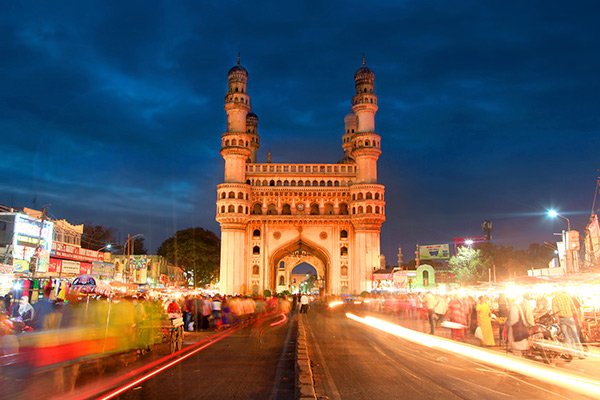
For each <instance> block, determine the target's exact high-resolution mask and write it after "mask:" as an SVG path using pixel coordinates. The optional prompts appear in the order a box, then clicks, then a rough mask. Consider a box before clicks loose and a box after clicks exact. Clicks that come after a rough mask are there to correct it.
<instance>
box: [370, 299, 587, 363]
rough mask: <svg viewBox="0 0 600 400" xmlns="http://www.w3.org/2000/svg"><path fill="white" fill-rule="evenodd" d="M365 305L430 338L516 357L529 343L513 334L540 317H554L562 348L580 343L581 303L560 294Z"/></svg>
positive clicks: (377, 301)
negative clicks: (504, 349)
mask: <svg viewBox="0 0 600 400" xmlns="http://www.w3.org/2000/svg"><path fill="white" fill-rule="evenodd" d="M364 305H365V307H367V308H368V309H369V310H371V311H376V312H380V313H386V314H390V315H392V316H393V317H395V318H397V319H399V320H400V322H401V323H404V324H408V325H410V327H411V328H413V329H418V330H421V331H423V332H427V333H429V334H431V335H434V334H436V333H437V334H441V335H447V333H448V331H449V337H450V338H451V339H454V340H458V341H475V343H479V344H480V345H482V346H484V347H492V346H506V347H507V350H508V351H510V352H512V353H513V354H516V355H523V353H524V352H526V351H527V350H528V349H529V346H530V344H531V341H530V340H529V338H528V337H526V338H521V336H522V335H520V336H518V337H517V338H515V336H517V335H516V334H515V331H516V329H517V328H520V325H521V324H523V325H524V327H525V328H526V329H528V330H529V329H530V328H531V327H533V326H534V325H535V324H536V322H537V321H538V319H539V318H540V317H542V316H543V315H552V316H554V317H556V319H557V321H558V323H559V325H560V328H561V331H562V334H563V336H564V342H565V344H566V345H568V346H570V347H571V348H574V349H577V350H580V349H581V344H582V341H583V336H582V324H583V322H584V318H583V312H582V302H581V300H580V299H578V298H577V297H575V296H570V295H569V294H567V293H566V292H564V291H558V292H556V293H553V294H551V295H543V296H539V297H536V298H533V297H532V296H530V295H528V294H527V293H525V294H523V295H520V296H516V297H512V298H510V297H507V296H505V295H504V294H503V293H499V294H497V295H494V296H487V295H481V296H477V297H475V296H472V295H467V294H464V295H460V294H451V295H445V294H435V293H433V292H431V291H429V292H420V293H407V294H400V295H377V294H375V295H369V296H368V297H367V298H366V299H365V300H364ZM518 325H519V326H518Z"/></svg>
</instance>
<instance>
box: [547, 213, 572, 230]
mask: <svg viewBox="0 0 600 400" xmlns="http://www.w3.org/2000/svg"><path fill="white" fill-rule="evenodd" d="M546 215H548V217H550V218H553V219H554V218H556V217H558V218H562V219H564V220H565V221H567V231H568V232H570V231H571V221H570V220H569V218H567V217H565V216H562V215H560V214H559V213H558V211H556V210H555V209H553V208H551V209H549V210H548V211H547V212H546Z"/></svg>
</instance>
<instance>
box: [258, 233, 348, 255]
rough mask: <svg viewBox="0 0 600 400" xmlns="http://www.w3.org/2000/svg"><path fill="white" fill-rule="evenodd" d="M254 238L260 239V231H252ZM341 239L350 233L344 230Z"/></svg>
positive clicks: (346, 237)
mask: <svg viewBox="0 0 600 400" xmlns="http://www.w3.org/2000/svg"><path fill="white" fill-rule="evenodd" d="M252 237H253V238H259V237H260V229H255V230H253V231H252ZM340 239H348V231H347V230H345V229H342V230H341V231H340ZM282 262H283V261H282Z"/></svg>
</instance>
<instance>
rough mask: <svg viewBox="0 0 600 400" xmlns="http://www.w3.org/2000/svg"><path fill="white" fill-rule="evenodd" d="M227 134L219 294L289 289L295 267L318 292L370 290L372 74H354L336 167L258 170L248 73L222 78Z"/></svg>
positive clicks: (375, 186) (376, 258)
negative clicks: (306, 270)
mask: <svg viewBox="0 0 600 400" xmlns="http://www.w3.org/2000/svg"><path fill="white" fill-rule="evenodd" d="M227 81H228V91H227V94H226V96H225V112H226V114H227V130H226V132H225V133H224V134H223V135H222V137H221V155H222V157H223V159H224V160H225V166H224V181H223V183H221V184H220V185H218V187H217V202H216V206H217V215H216V219H217V221H218V222H219V224H220V225H221V268H220V290H221V291H222V292H224V293H227V294H233V293H244V294H258V293H262V292H263V290H265V289H268V290H271V291H276V292H281V291H283V290H290V288H291V286H292V285H293V282H291V280H292V279H293V278H292V275H293V270H294V268H295V267H296V266H297V265H298V264H300V263H303V262H306V263H308V264H310V265H312V266H313V267H314V268H315V270H316V271H317V280H316V282H318V285H319V286H318V287H319V290H320V292H321V293H329V294H344V293H360V292H362V291H365V290H370V289H371V288H372V273H373V271H374V270H376V269H378V268H379V267H380V230H381V225H382V224H383V222H384V221H385V198H384V194H385V193H384V192H385V187H384V185H382V184H381V183H379V181H378V179H377V160H378V158H379V155H380V154H381V137H380V136H379V134H377V133H376V131H375V114H376V112H377V108H378V106H377V96H376V94H375V74H374V73H373V71H372V70H371V69H370V68H368V67H367V66H366V62H365V60H364V58H363V65H362V66H361V67H360V68H359V69H358V70H357V71H356V73H355V75H354V83H355V89H356V92H355V95H354V96H353V98H352V101H351V104H352V109H351V112H350V113H349V114H347V115H346V116H345V118H344V130H343V132H342V133H341V135H340V136H341V142H342V150H343V157H342V158H341V160H340V161H339V162H337V163H322V164H307V163H301V164H290V163H284V164H278V163H272V162H271V156H270V154H269V155H268V156H267V162H266V163H259V162H258V161H257V152H258V149H259V147H260V136H259V133H258V116H257V115H256V114H255V113H254V112H253V111H252V106H251V102H250V96H249V94H248V92H247V82H248V71H247V70H246V69H245V68H244V67H242V66H241V65H240V62H239V59H238V63H237V65H235V66H234V67H233V68H231V69H230V70H229V73H228V76H227Z"/></svg>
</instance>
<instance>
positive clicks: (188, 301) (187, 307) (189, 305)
mask: <svg viewBox="0 0 600 400" xmlns="http://www.w3.org/2000/svg"><path fill="white" fill-rule="evenodd" d="M193 308H194V299H193V298H192V296H190V295H187V296H185V299H184V301H183V329H184V330H185V331H190V330H191V329H190V327H192V326H193V325H190V323H191V322H192V319H193V315H194V312H193Z"/></svg>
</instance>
